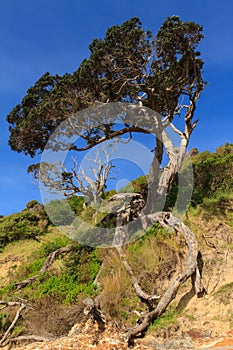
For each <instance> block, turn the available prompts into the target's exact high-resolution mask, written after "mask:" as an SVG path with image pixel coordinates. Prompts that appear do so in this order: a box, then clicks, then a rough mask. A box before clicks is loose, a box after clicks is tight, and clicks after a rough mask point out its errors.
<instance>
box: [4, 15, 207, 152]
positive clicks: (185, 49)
mask: <svg viewBox="0 0 233 350" xmlns="http://www.w3.org/2000/svg"><path fill="white" fill-rule="evenodd" d="M202 38H203V34H202V27H201V26H200V25H198V24H195V23H194V22H182V21H181V20H180V19H179V17H177V16H173V17H169V18H168V19H167V20H166V21H165V22H164V23H163V25H162V26H161V28H160V30H159V32H158V34H157V35H156V36H153V35H152V34H151V32H149V31H144V30H143V28H142V24H141V22H140V21H139V19H138V18H131V19H129V20H128V21H126V22H124V23H123V24H122V25H114V26H113V27H111V28H109V29H108V30H107V32H106V36H105V38H104V39H95V40H93V42H92V43H91V45H90V46H89V47H90V57H89V58H88V59H85V60H84V61H83V62H82V63H81V65H80V67H79V68H78V69H77V71H76V72H74V73H73V74H65V75H64V76H62V77H60V76H58V75H55V76H51V75H50V74H49V73H45V74H44V75H43V76H42V77H41V78H40V79H39V80H38V81H37V82H36V83H35V85H34V86H33V87H31V88H30V89H29V90H28V91H27V94H26V95H25V97H24V98H23V100H22V102H21V104H19V105H17V106H16V107H15V108H14V109H13V110H12V111H11V112H10V114H9V115H8V117H7V120H8V122H9V123H10V124H11V127H10V132H11V135H10V140H9V143H10V146H11V148H12V149H13V150H16V151H17V152H24V153H25V154H29V155H30V156H34V155H35V154H36V153H37V152H41V151H43V149H44V146H45V144H46V142H47V140H48V138H49V136H50V135H51V133H52V132H53V131H54V130H55V128H56V127H57V126H58V125H59V124H60V123H61V121H63V120H65V119H66V118H67V117H69V116H70V115H73V114H74V113H75V112H78V111H80V110H82V109H84V108H86V107H89V106H92V105H94V104H95V103H96V102H119V101H121V102H124V101H125V102H131V103H137V104H138V103H139V100H140V96H142V95H143V96H144V97H143V104H144V105H145V106H147V107H150V108H151V109H153V110H155V111H157V112H159V113H161V114H164V115H169V116H170V117H169V118H170V121H172V120H173V119H174V117H175V115H176V114H177V112H176V107H177V105H178V100H179V99H180V98H181V97H182V96H186V99H192V98H193V96H194V95H193V94H194V92H196V91H198V93H200V92H201V91H202V90H203V88H204V85H205V83H204V81H203V79H202V76H201V74H202V66H203V61H202V60H201V59H200V58H199V52H197V51H196V47H197V46H198V44H199V42H200V40H201V39H202ZM125 126H126V124H125V125H123V127H125ZM128 126H129V127H131V128H132V132H133V131H135V130H133V127H134V125H128ZM116 129H117V125H115V123H111V124H109V125H107V124H104V123H103V124H101V125H97V126H95V127H91V128H90V130H88V131H86V132H83V135H81V137H83V141H85V142H86V145H91V146H93V145H94V144H95V142H96V141H98V139H99V138H100V137H102V136H103V135H105V136H107V138H111V134H112V133H113V131H114V130H116ZM137 132H141V130H137ZM70 146H71V149H74V150H75V147H74V145H70ZM56 147H58V148H59V146H56Z"/></svg>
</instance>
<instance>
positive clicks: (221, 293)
mask: <svg viewBox="0 0 233 350" xmlns="http://www.w3.org/2000/svg"><path fill="white" fill-rule="evenodd" d="M232 290H233V282H230V283H227V284H224V285H223V286H221V287H220V288H219V289H218V290H217V291H216V292H215V295H216V296H217V298H218V300H219V301H220V302H221V303H223V304H224V305H228V304H230V303H231V300H232V294H233V292H232Z"/></svg>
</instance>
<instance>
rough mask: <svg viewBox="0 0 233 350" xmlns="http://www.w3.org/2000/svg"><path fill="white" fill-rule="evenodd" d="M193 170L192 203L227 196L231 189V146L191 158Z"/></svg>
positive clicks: (232, 159)
mask: <svg viewBox="0 0 233 350" xmlns="http://www.w3.org/2000/svg"><path fill="white" fill-rule="evenodd" d="M192 162H193V168H194V192H193V202H194V203H196V204H198V203H202V202H203V199H204V198H213V197H217V196H219V195H223V194H225V195H227V194H229V193H230V192H231V191H232V188H233V144H229V143H227V144H226V145H224V146H220V147H218V148H217V149H216V151H215V152H214V153H211V152H207V151H206V152H202V153H199V154H197V155H196V156H194V157H192Z"/></svg>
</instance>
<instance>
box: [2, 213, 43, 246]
mask: <svg viewBox="0 0 233 350" xmlns="http://www.w3.org/2000/svg"><path fill="white" fill-rule="evenodd" d="M39 222H40V218H39V217H38V216H37V215H36V214H35V213H33V212H31V211H29V210H24V211H22V212H21V213H16V214H12V215H9V216H5V217H4V218H2V219H1V221H0V245H1V246H4V245H6V244H7V243H9V242H12V241H17V240H21V239H28V238H34V237H35V236H37V235H41V234H43V233H45V232H46V227H40V225H39Z"/></svg>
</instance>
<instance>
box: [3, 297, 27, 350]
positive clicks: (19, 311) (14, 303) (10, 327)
mask: <svg viewBox="0 0 233 350" xmlns="http://www.w3.org/2000/svg"><path fill="white" fill-rule="evenodd" d="M0 303H1V304H5V305H7V306H15V305H20V307H19V309H18V311H17V312H16V315H15V318H14V320H13V321H12V323H11V325H10V326H9V328H8V329H7V330H6V332H5V334H4V336H3V337H2V339H1V340H0V346H2V345H3V343H4V342H5V340H6V339H7V338H8V337H9V335H10V333H11V332H12V330H13V329H14V327H15V325H16V323H17V321H18V319H19V317H20V314H21V312H22V310H23V309H25V307H26V305H25V304H22V303H19V302H2V301H1V302H0Z"/></svg>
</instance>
